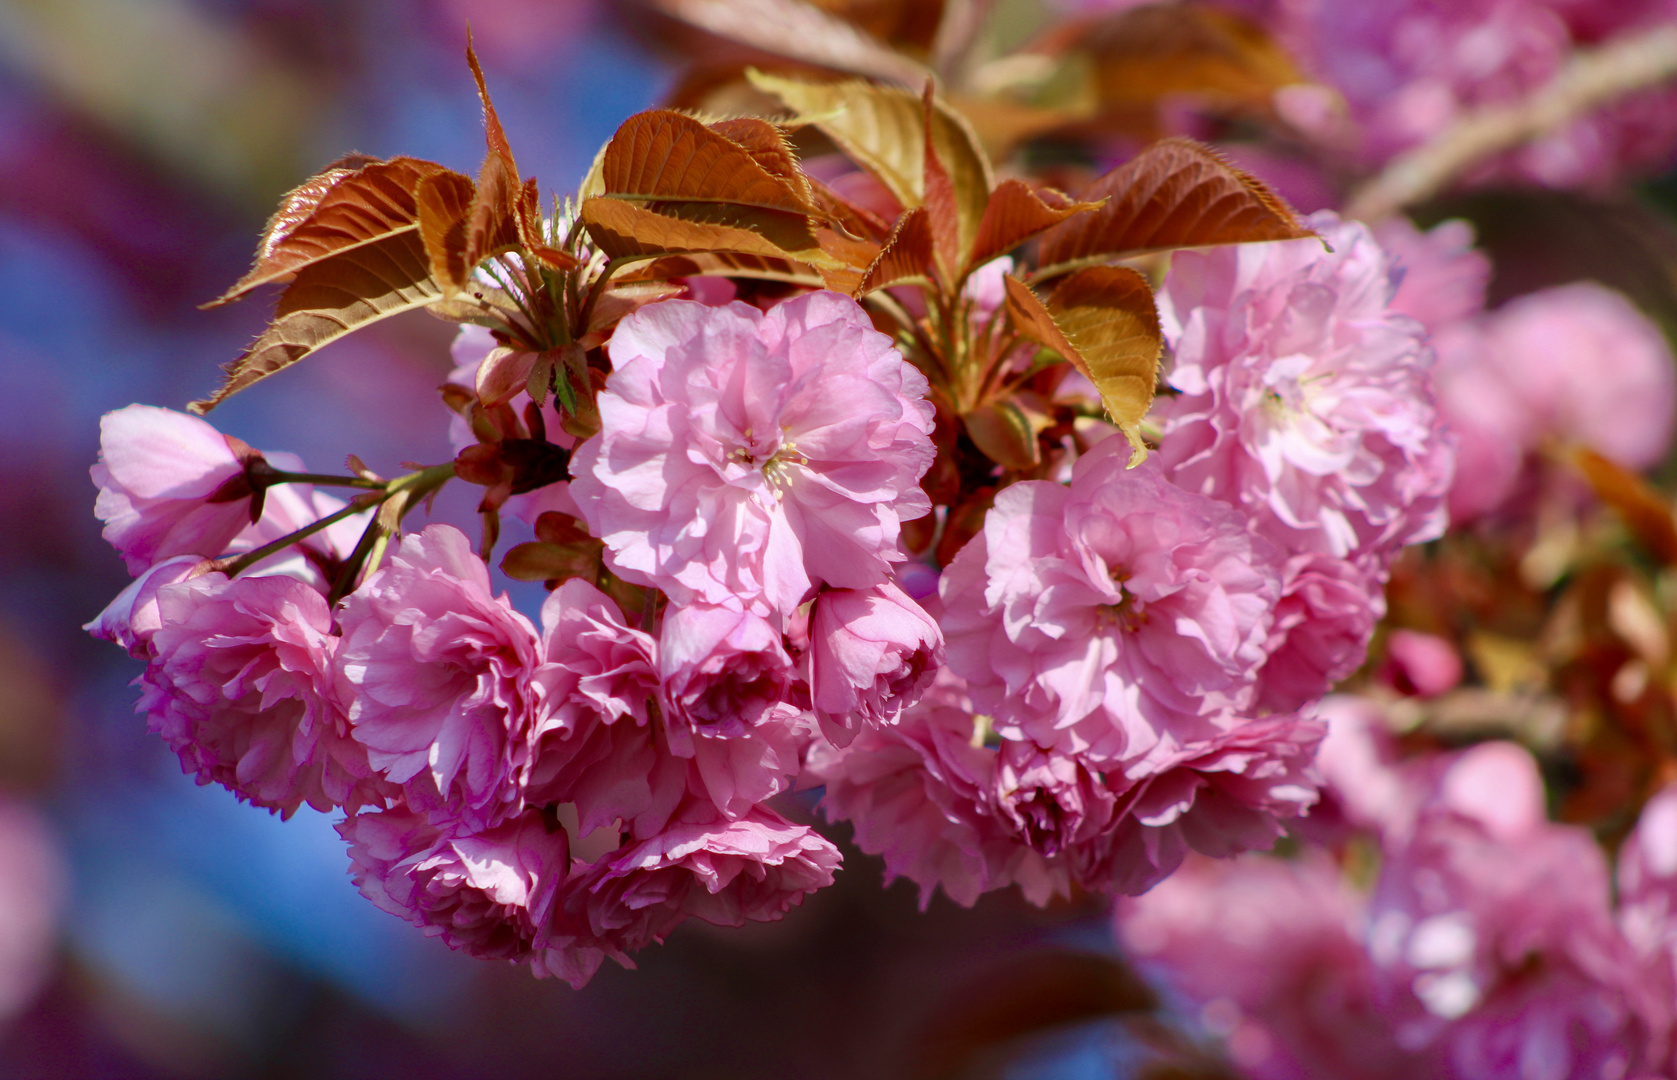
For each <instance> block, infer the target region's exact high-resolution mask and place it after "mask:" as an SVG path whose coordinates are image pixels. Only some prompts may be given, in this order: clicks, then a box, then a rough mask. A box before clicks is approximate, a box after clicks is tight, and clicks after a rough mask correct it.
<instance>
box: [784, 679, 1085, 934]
mask: <svg viewBox="0 0 1677 1080" xmlns="http://www.w3.org/2000/svg"><path fill="white" fill-rule="evenodd" d="M983 735H984V731H983V728H982V726H981V723H980V722H979V721H977V720H976V719H975V718H974V716H973V713H972V703H971V701H970V700H969V699H968V698H967V696H966V691H965V687H964V686H963V685H962V683H961V680H960V679H958V678H957V677H956V676H954V675H953V674H951V673H950V672H949V669H948V668H944V669H942V670H941V671H940V672H939V673H938V676H937V680H936V681H935V682H934V683H933V685H932V687H931V688H930V689H929V690H928V691H927V692H926V695H925V697H923V698H921V700H920V701H919V703H918V704H916V705H913V706H911V707H910V708H908V709H907V710H905V711H904V712H903V715H902V716H901V717H900V718H899V719H898V720H897V722H896V723H894V724H891V725H888V726H883V727H864V728H862V729H861V730H860V731H859V732H858V733H857V735H856V738H855V739H854V740H853V741H852V742H851V743H850V744H849V745H848V746H846V747H843V748H838V747H834V746H832V745H831V744H830V743H825V742H817V743H816V744H815V745H814V746H813V747H812V748H811V750H810V754H809V760H808V763H807V765H806V768H805V771H804V775H803V777H802V778H801V780H800V783H801V784H803V785H805V786H814V785H817V784H820V785H824V786H825V794H824V795H823V796H822V799H821V807H822V810H823V811H824V812H825V813H826V815H827V817H828V818H829V819H830V820H834V821H837V820H840V819H844V820H848V821H849V822H850V823H851V825H852V826H853V828H854V829H855V832H854V837H853V838H854V841H855V843H856V846H857V847H859V848H861V849H862V850H863V851H865V852H868V853H869V854H871V855H882V856H883V857H884V859H885V880H886V883H887V884H890V883H891V882H892V881H895V880H896V879H897V878H899V877H906V878H908V879H909V880H911V881H913V882H914V883H915V884H916V885H917V886H918V887H919V890H920V906H921V908H925V907H926V905H927V904H929V903H930V902H931V898H932V893H933V892H934V891H935V890H937V889H939V888H941V889H943V891H944V894H945V895H947V896H948V897H949V898H950V899H951V900H954V901H955V902H956V903H957V904H960V905H962V906H963V907H971V906H972V905H973V904H974V903H975V902H977V900H978V897H979V895H980V894H982V893H985V892H988V891H990V890H991V889H999V888H1002V887H1004V886H1006V885H1009V884H1017V885H1018V886H1019V888H1020V891H1021V892H1022V893H1023V894H1024V895H1025V897H1026V899H1028V900H1030V901H1031V902H1032V903H1034V904H1038V905H1041V904H1046V903H1047V902H1048V901H1049V899H1050V898H1051V897H1053V896H1056V895H1059V896H1064V895H1066V894H1067V893H1069V891H1070V883H1069V882H1070V879H1069V875H1068V873H1067V871H1066V868H1065V866H1064V865H1063V863H1051V862H1050V861H1049V860H1048V858H1047V857H1045V856H1044V855H1043V854H1042V853H1041V852H1039V851H1038V850H1036V849H1035V848H1032V847H1031V846H1030V845H1029V844H1028V843H1026V842H1024V840H1023V839H1022V838H1021V835H1020V832H1021V830H1020V829H1019V828H1018V827H1017V825H1016V824H1014V823H1012V822H1009V821H1008V820H1007V819H1006V817H1005V815H1004V814H1000V813H998V812H997V805H996V788H997V752H996V750H995V748H994V747H993V746H989V745H985V743H984V739H983Z"/></svg>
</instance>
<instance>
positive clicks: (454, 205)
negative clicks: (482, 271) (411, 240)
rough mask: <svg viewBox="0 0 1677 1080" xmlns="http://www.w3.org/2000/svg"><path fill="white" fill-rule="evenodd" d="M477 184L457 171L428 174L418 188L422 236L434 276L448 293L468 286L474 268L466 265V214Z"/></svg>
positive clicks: (416, 199) (415, 193)
mask: <svg viewBox="0 0 1677 1080" xmlns="http://www.w3.org/2000/svg"><path fill="white" fill-rule="evenodd" d="M473 191H474V188H473V184H472V182H471V181H470V180H468V179H467V178H466V177H464V176H461V175H460V174H459V173H456V172H445V173H437V174H435V175H433V176H427V177H425V179H423V180H421V181H420V182H419V186H418V187H417V188H416V189H415V190H414V202H415V203H416V204H417V205H418V208H419V238H420V240H421V241H423V242H424V244H425V254H426V256H427V257H429V258H430V260H431V276H432V277H435V278H436V279H437V283H438V284H439V285H441V286H442V288H443V291H444V292H445V293H453V292H458V291H459V290H460V289H462V288H464V287H465V284H466V279H467V278H468V277H469V276H470V275H471V272H472V268H471V267H470V266H468V265H467V264H466V215H467V214H468V213H469V212H470V211H471V206H472V195H473Z"/></svg>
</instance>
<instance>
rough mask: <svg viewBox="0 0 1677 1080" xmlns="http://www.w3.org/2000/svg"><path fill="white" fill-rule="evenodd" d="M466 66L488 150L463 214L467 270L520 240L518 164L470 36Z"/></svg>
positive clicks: (517, 244) (511, 246)
mask: <svg viewBox="0 0 1677 1080" xmlns="http://www.w3.org/2000/svg"><path fill="white" fill-rule="evenodd" d="M466 63H467V64H469V65H470V66H471V69H472V78H473V79H475V80H477V93H478V98H479V99H480V100H481V101H482V102H483V134H484V140H485V142H486V144H487V147H488V152H487V153H486V154H485V155H484V158H483V167H482V168H481V169H479V170H478V177H477V191H476V193H475V194H474V196H473V198H472V206H471V209H470V211H469V212H468V213H467V215H466V266H467V269H468V270H470V269H472V268H475V267H476V266H477V264H478V263H480V262H482V261H483V260H484V259H486V258H488V257H489V256H491V255H493V254H495V253H496V252H498V251H505V250H507V249H509V248H516V247H518V246H519V244H520V242H521V241H522V239H523V237H522V236H521V234H520V230H519V223H518V222H519V219H518V203H519V191H520V188H521V186H522V185H520V183H519V180H518V163H517V162H516V161H514V160H513V156H512V147H510V146H509V145H507V135H506V132H505V131H503V130H502V128H501V118H500V117H499V116H497V115H496V113H495V104H494V102H492V101H490V100H489V87H488V85H487V84H485V83H484V81H483V68H482V67H480V66H479V65H478V62H477V53H475V52H473V51H472V44H471V39H470V37H468V38H467V41H466Z"/></svg>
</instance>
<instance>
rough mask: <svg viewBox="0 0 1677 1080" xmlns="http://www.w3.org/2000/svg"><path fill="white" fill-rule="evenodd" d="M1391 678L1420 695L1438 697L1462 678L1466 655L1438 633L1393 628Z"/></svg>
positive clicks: (1388, 652)
mask: <svg viewBox="0 0 1677 1080" xmlns="http://www.w3.org/2000/svg"><path fill="white" fill-rule="evenodd" d="M1386 662H1387V677H1388V678H1390V679H1391V680H1392V681H1394V682H1395V683H1396V684H1397V686H1398V688H1399V689H1400V690H1403V691H1405V692H1406V693H1413V694H1414V695H1415V696H1417V697H1436V696H1437V695H1439V694H1442V693H1444V692H1445V691H1446V690H1452V689H1454V688H1455V686H1456V684H1457V683H1460V682H1461V681H1462V657H1461V653H1459V652H1457V651H1456V647H1455V646H1454V645H1452V644H1450V642H1449V641H1447V640H1446V639H1444V638H1441V637H1439V636H1438V635H1437V634H1422V633H1418V632H1416V631H1414V630H1393V631H1392V633H1391V635H1390V636H1389V637H1387V639H1386Z"/></svg>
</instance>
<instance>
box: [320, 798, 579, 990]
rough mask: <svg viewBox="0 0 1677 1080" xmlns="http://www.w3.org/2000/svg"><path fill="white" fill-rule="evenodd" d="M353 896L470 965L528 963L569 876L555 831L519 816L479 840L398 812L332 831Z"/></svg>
mask: <svg viewBox="0 0 1677 1080" xmlns="http://www.w3.org/2000/svg"><path fill="white" fill-rule="evenodd" d="M338 832H339V834H340V835H342V836H343V838H344V839H345V840H346V841H348V843H349V855H350V864H351V873H352V874H353V876H354V879H355V884H356V887H357V888H359V889H360V890H361V894H362V895H363V896H365V897H366V898H367V899H369V900H371V901H372V902H373V903H374V904H375V905H377V906H378V907H379V908H380V909H381V910H384V911H388V912H389V913H390V914H392V915H395V916H397V917H398V918H402V919H406V920H407V921H408V922H411V923H413V924H414V925H415V926H417V927H419V928H420V929H421V930H423V931H425V933H426V935H427V936H429V937H441V938H442V939H443V940H444V941H445V942H447V943H448V946H449V947H450V948H453V949H461V950H463V951H465V952H468V953H470V954H471V955H473V956H486V957H494V958H496V959H501V960H509V961H514V962H517V961H528V960H530V959H532V958H533V957H534V955H535V954H536V950H537V948H538V943H539V942H540V941H541V940H542V939H543V938H544V937H545V935H546V931H547V925H548V920H549V918H550V917H551V915H552V912H553V904H554V901H555V900H556V899H557V898H558V895H559V889H560V886H561V885H562V883H563V882H564V881H565V876H566V874H567V873H568V871H569V869H570V864H571V857H570V845H569V840H568V835H567V833H566V831H565V829H564V828H563V827H562V826H561V825H560V824H559V822H558V821H556V820H555V819H553V818H552V817H551V816H550V815H548V814H545V813H543V812H541V811H538V810H526V811H524V812H523V813H522V814H519V815H518V816H516V817H511V818H508V819H507V820H506V821H504V822H502V823H501V824H500V825H497V826H496V827H494V828H492V829H488V830H485V831H483V832H479V833H462V832H458V831H453V830H449V829H439V828H437V827H436V826H434V825H432V824H430V823H429V822H428V821H427V820H426V818H425V816H424V815H423V814H416V813H413V812H411V811H408V810H400V809H398V810H386V811H383V812H380V813H371V814H352V815H351V816H350V817H349V818H347V819H346V820H345V821H344V822H343V823H342V824H340V825H339V826H338Z"/></svg>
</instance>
